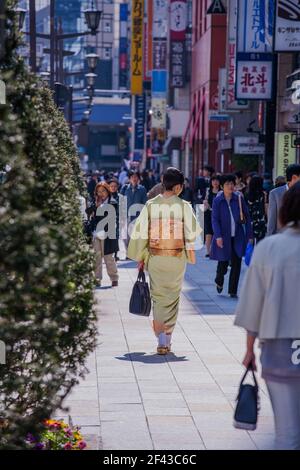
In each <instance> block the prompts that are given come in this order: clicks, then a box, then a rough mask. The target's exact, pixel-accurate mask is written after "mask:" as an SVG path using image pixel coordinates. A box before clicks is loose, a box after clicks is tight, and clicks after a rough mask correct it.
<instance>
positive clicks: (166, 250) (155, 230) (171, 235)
mask: <svg viewBox="0 0 300 470" xmlns="http://www.w3.org/2000/svg"><path fill="white" fill-rule="evenodd" d="M184 247H185V241H184V225H183V221H182V220H180V219H171V220H164V219H151V221H150V228H149V251H150V253H151V254H152V255H158V256H177V257H181V254H182V252H183V250H184Z"/></svg>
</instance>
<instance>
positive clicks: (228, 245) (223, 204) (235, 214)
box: [210, 175, 253, 298]
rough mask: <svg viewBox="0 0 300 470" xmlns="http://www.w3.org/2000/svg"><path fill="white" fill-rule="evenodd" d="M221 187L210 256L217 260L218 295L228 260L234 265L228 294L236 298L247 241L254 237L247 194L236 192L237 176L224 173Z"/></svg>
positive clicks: (215, 212) (216, 281) (214, 214)
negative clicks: (246, 198)
mask: <svg viewBox="0 0 300 470" xmlns="http://www.w3.org/2000/svg"><path fill="white" fill-rule="evenodd" d="M222 187H223V192H221V193H220V194H219V195H218V196H217V197H216V198H215V200H214V202H213V210H212V227H213V232H214V235H213V240H212V246H211V255H210V257H211V259H214V260H217V261H218V267H217V274H216V279H215V283H216V288H217V291H218V293H219V294H220V293H221V292H222V291H223V284H224V276H225V275H226V274H227V270H228V266H229V263H230V264H231V271H230V277H229V289H228V293H229V295H230V296H231V297H233V298H234V297H237V290H238V283H239V278H240V273H241V262H242V257H243V256H244V255H245V252H246V247H247V243H248V241H249V240H251V241H252V238H253V236H252V228H251V220H250V215H249V211H248V208H247V205H246V203H245V200H244V197H243V196H242V195H241V194H240V193H235V192H234V187H235V176H234V175H224V176H223V178H222Z"/></svg>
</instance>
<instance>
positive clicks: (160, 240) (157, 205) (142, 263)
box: [128, 168, 200, 355]
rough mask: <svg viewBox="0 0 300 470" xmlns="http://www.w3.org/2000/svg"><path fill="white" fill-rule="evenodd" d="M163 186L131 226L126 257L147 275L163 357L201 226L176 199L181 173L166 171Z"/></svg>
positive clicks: (184, 205)
mask: <svg viewBox="0 0 300 470" xmlns="http://www.w3.org/2000/svg"><path fill="white" fill-rule="evenodd" d="M163 184H164V193H163V194H162V195H161V194H160V195H158V196H156V197H155V198H154V199H151V200H150V201H148V202H147V204H146V206H145V207H144V209H143V211H142V213H141V214H140V216H139V218H138V219H137V221H136V223H135V225H134V229H133V232H132V236H131V240H130V243H129V248H128V256H129V258H131V259H134V260H136V261H138V262H139V269H144V268H145V269H146V270H147V271H148V272H149V277H150V292H151V297H152V300H153V329H154V333H155V335H156V337H157V338H158V347H157V353H158V354H163V355H164V354H167V353H168V352H170V350H171V337H172V333H173V330H174V328H175V325H176V321H177V316H178V309H179V300H180V293H181V288H182V282H183V278H184V273H185V269H186V263H187V262H189V263H195V253H194V242H195V240H196V237H197V236H198V235H199V234H200V227H199V225H198V222H197V220H196V217H195V214H194V211H193V209H192V207H191V205H190V204H189V203H188V202H186V201H184V200H182V199H181V198H179V195H180V193H181V192H182V189H183V184H184V176H183V174H182V173H181V172H180V171H179V170H177V169H176V168H168V169H167V171H166V173H165V174H164V178H163Z"/></svg>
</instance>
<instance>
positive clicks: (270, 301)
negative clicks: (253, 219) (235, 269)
mask: <svg viewBox="0 0 300 470" xmlns="http://www.w3.org/2000/svg"><path fill="white" fill-rule="evenodd" d="M299 253H300V229H294V228H287V229H285V230H284V231H283V232H282V233H278V234H276V235H273V236H271V237H267V238H265V239H264V240H262V241H261V242H259V243H258V245H257V246H256V247H255V249H254V254H253V257H252V260H251V264H250V267H249V269H248V270H247V274H246V277H245V279H244V282H243V287H242V292H241V296H240V300H239V302H238V305H237V308H236V319H235V325H237V326H241V327H242V328H244V329H246V330H247V331H251V332H253V333H256V334H257V336H258V337H259V339H277V338H300V314H299V313H300V312H299V305H300V289H299V285H300V256H299Z"/></svg>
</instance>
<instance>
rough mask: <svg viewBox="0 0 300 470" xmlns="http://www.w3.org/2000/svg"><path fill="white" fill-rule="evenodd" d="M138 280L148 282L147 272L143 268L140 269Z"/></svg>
mask: <svg viewBox="0 0 300 470" xmlns="http://www.w3.org/2000/svg"><path fill="white" fill-rule="evenodd" d="M137 280H138V281H142V282H146V276H145V273H144V271H143V270H142V269H140V270H139V273H138V278H137Z"/></svg>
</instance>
